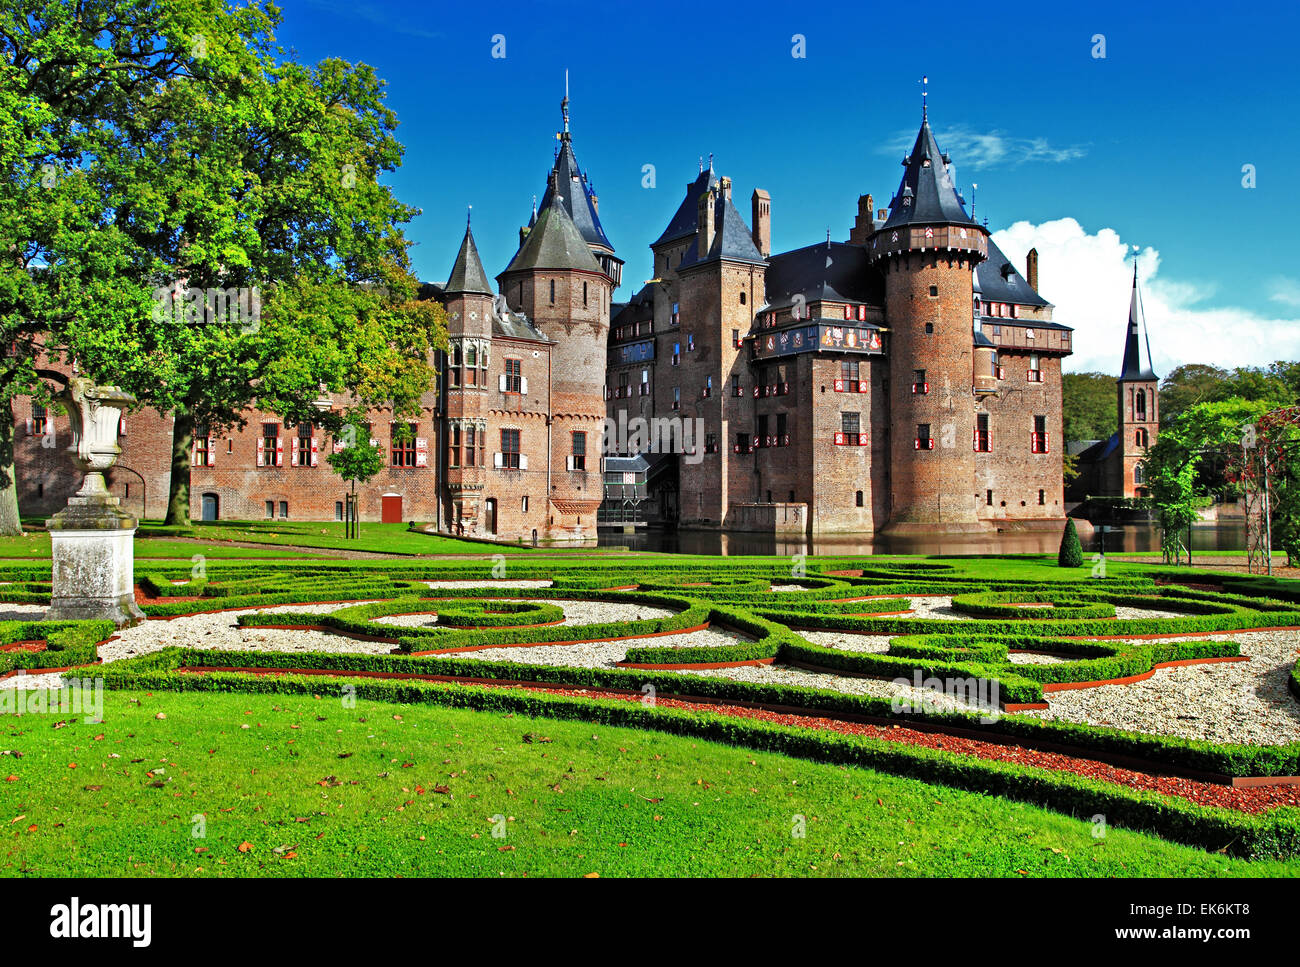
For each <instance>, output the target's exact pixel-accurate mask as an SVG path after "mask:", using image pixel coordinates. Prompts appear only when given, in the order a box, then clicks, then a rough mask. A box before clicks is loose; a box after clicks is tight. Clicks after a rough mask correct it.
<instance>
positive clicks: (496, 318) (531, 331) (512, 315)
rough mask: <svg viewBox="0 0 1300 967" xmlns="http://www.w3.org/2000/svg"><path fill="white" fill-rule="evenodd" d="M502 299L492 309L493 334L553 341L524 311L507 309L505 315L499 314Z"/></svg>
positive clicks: (510, 337) (512, 337)
mask: <svg viewBox="0 0 1300 967" xmlns="http://www.w3.org/2000/svg"><path fill="white" fill-rule="evenodd" d="M501 301H502V300H497V302H498V305H494V306H493V307H492V310H491V313H492V335H493V336H504V337H506V338H507V339H530V340H532V341H533V342H552V341H553V340H551V339H550V338H549V337H548V336H547V335H546V334H545V333H544V332H542V331H541V330H540V329H538V328H537V327H536V326H535V325H533V321H532V320H531V319H529V318H528V317H527V316H526V315H524V314H523V313H522V312H515V311H514V310H513V309H506V313H505V315H504V316H501V315H499V314H498V313H497V309H498V306H499V304H500V302H501Z"/></svg>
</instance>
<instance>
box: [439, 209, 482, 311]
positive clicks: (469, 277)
mask: <svg viewBox="0 0 1300 967" xmlns="http://www.w3.org/2000/svg"><path fill="white" fill-rule="evenodd" d="M443 291H444V292H446V293H447V294H449V295H450V294H452V293H456V292H475V293H482V294H483V295H492V283H491V282H490V281H489V280H488V276H487V273H486V272H484V271H483V262H482V260H481V259H480V258H479V257H478V246H477V245H475V244H474V233H473V232H472V231H470V227H469V226H468V225H466V226H465V238H464V239H462V240H461V243H460V251H459V252H457V253H456V261H455V263H454V264H453V265H452V267H451V275H449V276H448V277H447V284H446V286H444V287H443Z"/></svg>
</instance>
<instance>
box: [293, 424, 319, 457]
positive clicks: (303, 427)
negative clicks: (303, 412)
mask: <svg viewBox="0 0 1300 967" xmlns="http://www.w3.org/2000/svg"><path fill="white" fill-rule="evenodd" d="M313 429H314V428H313V427H312V425H311V424H310V423H299V424H298V436H297V437H296V438H295V440H294V450H295V451H296V452H295V453H294V461H295V462H294V466H296V467H310V466H312V465H313V463H314V462H315V461H314V460H313V455H312V452H311V450H312V431H313Z"/></svg>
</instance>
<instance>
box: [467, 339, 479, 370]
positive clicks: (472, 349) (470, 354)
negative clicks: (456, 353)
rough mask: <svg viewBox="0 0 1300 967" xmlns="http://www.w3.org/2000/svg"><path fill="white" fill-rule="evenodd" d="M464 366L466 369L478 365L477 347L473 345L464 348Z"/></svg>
mask: <svg viewBox="0 0 1300 967" xmlns="http://www.w3.org/2000/svg"><path fill="white" fill-rule="evenodd" d="M465 365H466V366H467V367H473V366H477V365H478V347H476V346H475V345H474V344H473V343H470V344H469V345H468V346H466V347H465Z"/></svg>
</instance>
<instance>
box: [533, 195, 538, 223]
mask: <svg viewBox="0 0 1300 967" xmlns="http://www.w3.org/2000/svg"><path fill="white" fill-rule="evenodd" d="M533 217H534V218H536V217H537V195H536V194H534V195H533Z"/></svg>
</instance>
